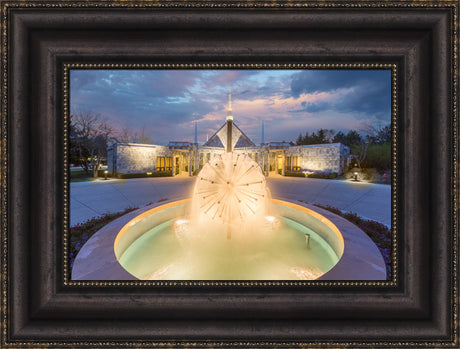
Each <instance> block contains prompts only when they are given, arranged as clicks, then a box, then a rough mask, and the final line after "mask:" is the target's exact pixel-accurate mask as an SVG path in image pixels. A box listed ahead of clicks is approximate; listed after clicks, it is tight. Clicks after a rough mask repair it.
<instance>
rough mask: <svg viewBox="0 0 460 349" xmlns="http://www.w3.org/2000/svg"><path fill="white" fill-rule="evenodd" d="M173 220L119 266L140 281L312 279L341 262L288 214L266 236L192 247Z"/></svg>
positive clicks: (126, 255)
mask: <svg viewBox="0 0 460 349" xmlns="http://www.w3.org/2000/svg"><path fill="white" fill-rule="evenodd" d="M174 221H175V220H169V221H167V222H164V223H162V224H160V225H158V226H156V227H154V228H152V229H150V230H149V231H148V232H146V233H145V234H143V235H142V236H141V237H139V238H138V239H137V240H136V241H134V243H133V244H131V245H130V246H129V247H128V248H127V249H126V251H125V252H124V253H123V255H122V256H121V258H119V262H120V263H121V265H122V266H123V267H124V268H125V269H126V270H127V271H128V272H130V273H131V274H133V275H134V276H136V277H137V278H139V279H141V280H299V279H300V280H313V279H316V278H317V277H319V276H321V275H322V274H324V273H325V272H327V271H328V270H330V269H331V268H332V267H333V266H334V265H335V264H336V263H337V261H338V257H337V255H336V254H335V252H334V251H333V249H332V248H331V247H330V246H329V244H328V243H327V242H326V241H324V239H323V238H321V237H320V236H319V235H318V234H316V233H315V232H313V231H312V230H310V229H308V228H307V227H305V226H302V225H300V224H298V223H296V222H294V221H292V220H290V219H288V218H281V226H280V227H279V228H278V229H276V230H274V231H272V232H271V233H270V234H269V235H268V236H266V237H265V238H264V239H257V240H252V241H245V242H236V241H230V242H229V241H227V240H226V239H220V240H219V239H216V240H214V241H208V242H206V241H202V245H201V246H193V247H192V248H191V249H189V248H187V246H186V245H184V244H181V243H180V241H179V240H178V239H177V238H176V235H175V233H174V229H173V225H174ZM261 233H262V234H264V233H263V232H261ZM305 233H308V234H310V242H309V247H307V245H306V242H305V236H304V234H305Z"/></svg>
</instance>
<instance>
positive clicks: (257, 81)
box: [70, 70, 391, 144]
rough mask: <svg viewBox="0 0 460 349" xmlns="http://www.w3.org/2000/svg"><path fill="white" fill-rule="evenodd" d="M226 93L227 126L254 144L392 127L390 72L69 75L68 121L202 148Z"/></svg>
mask: <svg viewBox="0 0 460 349" xmlns="http://www.w3.org/2000/svg"><path fill="white" fill-rule="evenodd" d="M230 85H231V88H232V106H233V117H234V122H235V123H236V124H237V125H238V126H239V127H240V128H241V129H242V130H243V131H244V132H245V133H246V135H248V136H249V137H250V138H251V139H252V141H253V142H255V143H260V141H261V124H262V120H263V121H264V124H265V141H283V140H284V141H291V140H292V141H295V139H296V138H297V137H298V135H299V133H300V132H302V133H305V131H308V132H312V131H316V130H318V129H320V128H327V129H333V130H335V131H339V130H342V131H345V132H346V131H348V130H350V129H355V130H359V129H363V127H364V126H365V124H366V123H372V124H373V125H375V126H377V127H380V126H384V125H387V124H389V123H390V120H391V72H390V70H72V71H71V73H70V104H71V112H72V113H94V114H99V115H100V116H101V117H102V118H105V119H106V120H107V121H108V122H110V123H111V124H112V125H113V126H114V127H115V129H117V130H121V129H123V128H128V129H130V130H132V131H134V132H138V133H140V131H141V130H142V129H143V128H144V130H145V133H146V135H148V136H150V138H151V139H153V140H154V142H155V143H157V144H167V143H168V141H180V140H184V141H193V138H194V123H195V121H196V122H197V125H198V142H199V143H202V142H205V141H206V138H207V137H211V136H212V134H214V132H215V131H216V130H217V129H218V128H219V127H220V126H222V125H223V124H224V122H225V117H226V115H227V112H226V110H227V101H228V89H229V86H230Z"/></svg>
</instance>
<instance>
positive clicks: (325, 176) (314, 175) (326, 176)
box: [307, 172, 337, 179]
mask: <svg viewBox="0 0 460 349" xmlns="http://www.w3.org/2000/svg"><path fill="white" fill-rule="evenodd" d="M307 177H308V178H322V179H334V178H337V172H331V173H323V172H316V173H311V174H309V175H308V176H307Z"/></svg>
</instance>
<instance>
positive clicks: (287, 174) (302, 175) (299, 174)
mask: <svg viewBox="0 0 460 349" xmlns="http://www.w3.org/2000/svg"><path fill="white" fill-rule="evenodd" d="M284 175H285V176H289V177H306V175H305V173H303V172H290V171H286V172H284Z"/></svg>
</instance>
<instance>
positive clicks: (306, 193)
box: [70, 176, 391, 227]
mask: <svg viewBox="0 0 460 349" xmlns="http://www.w3.org/2000/svg"><path fill="white" fill-rule="evenodd" d="M194 183H195V178H192V177H184V176H180V177H175V178H171V177H165V178H133V179H109V180H103V179H98V180H96V181H91V182H76V183H70V226H71V227H72V226H74V225H76V224H78V223H82V222H85V221H86V220H88V219H90V218H92V217H96V216H100V215H102V214H104V213H110V212H119V211H123V210H124V209H125V208H127V207H142V206H145V205H147V204H150V203H155V202H158V201H161V200H163V199H181V198H186V197H191V195H192V191H193V185H194ZM267 183H268V186H269V188H270V191H271V194H272V197H273V198H280V199H283V198H284V199H291V200H302V201H304V202H307V203H313V204H314V203H316V204H320V205H330V206H333V207H336V208H338V209H340V210H342V211H347V212H355V213H357V214H358V215H359V216H361V217H363V218H369V219H373V220H376V221H378V222H381V223H384V224H386V225H387V226H390V225H391V187H390V186H389V185H384V184H369V183H360V182H352V181H342V180H328V179H312V178H295V177H281V176H274V177H269V178H267Z"/></svg>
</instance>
